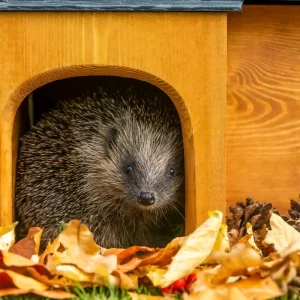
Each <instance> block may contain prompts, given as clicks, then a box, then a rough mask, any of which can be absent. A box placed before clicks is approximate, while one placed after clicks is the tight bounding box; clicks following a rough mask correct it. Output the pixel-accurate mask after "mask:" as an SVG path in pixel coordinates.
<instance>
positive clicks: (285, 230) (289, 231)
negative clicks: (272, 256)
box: [265, 213, 300, 252]
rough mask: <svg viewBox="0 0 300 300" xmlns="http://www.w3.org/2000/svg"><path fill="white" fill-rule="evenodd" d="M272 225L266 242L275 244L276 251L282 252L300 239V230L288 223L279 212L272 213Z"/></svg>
mask: <svg viewBox="0 0 300 300" xmlns="http://www.w3.org/2000/svg"><path fill="white" fill-rule="evenodd" d="M270 225H271V230H269V231H268V233H267V235H266V238H265V242H266V243H267V244H274V248H275V250H276V251H278V252H281V251H283V250H285V249H286V248H288V247H290V245H291V244H293V243H296V242H298V241H299V240H300V232H298V231H297V230H296V229H294V228H293V227H292V226H290V225H289V224H288V223H286V222H285V221H284V220H283V219H282V218H281V217H280V216H278V215H277V214H274V213H272V214H271V217H270Z"/></svg>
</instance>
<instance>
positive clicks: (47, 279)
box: [27, 267, 76, 286]
mask: <svg viewBox="0 0 300 300" xmlns="http://www.w3.org/2000/svg"><path fill="white" fill-rule="evenodd" d="M27 271H28V273H29V274H30V276H31V277H32V278H34V279H36V280H38V281H39V282H42V283H44V284H46V285H49V286H75V285H76V284H75V282H74V281H72V280H70V279H68V278H66V277H63V276H58V275H52V276H51V275H50V276H48V275H47V274H43V273H40V272H39V271H38V270H37V269H36V268H34V267H28V268H27Z"/></svg>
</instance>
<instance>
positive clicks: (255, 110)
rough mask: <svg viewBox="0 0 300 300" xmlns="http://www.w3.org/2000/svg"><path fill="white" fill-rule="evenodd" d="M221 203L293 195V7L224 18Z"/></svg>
mask: <svg viewBox="0 0 300 300" xmlns="http://www.w3.org/2000/svg"><path fill="white" fill-rule="evenodd" d="M226 155H227V204H228V206H229V205H231V204H233V203H235V202H236V201H242V200H244V199H245V198H246V197H247V196H253V197H254V199H256V200H258V201H271V202H272V203H273V204H274V205H275V206H276V207H277V208H278V209H280V210H281V211H282V212H284V213H287V209H288V207H289V200H290V198H296V199H298V195H299V193H300V185H299V183H300V6H278V7H276V6H273V7H272V6H268V7H266V6H265V7H262V6H257V7H256V6H254V7H251V6H244V9H243V14H229V16H228V100H227V129H226Z"/></svg>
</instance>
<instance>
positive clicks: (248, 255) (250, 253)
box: [211, 243, 263, 283]
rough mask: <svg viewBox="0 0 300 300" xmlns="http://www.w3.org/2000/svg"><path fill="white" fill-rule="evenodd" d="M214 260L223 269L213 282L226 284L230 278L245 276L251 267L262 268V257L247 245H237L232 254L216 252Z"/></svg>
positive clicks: (213, 255) (213, 256) (213, 254)
mask: <svg viewBox="0 0 300 300" xmlns="http://www.w3.org/2000/svg"><path fill="white" fill-rule="evenodd" d="M211 256H212V258H213V259H215V260H216V261H217V262H219V263H220V265H221V268H220V270H219V272H218V273H217V274H216V275H215V276H214V279H213V282H214V283H219V282H224V281H226V279H227V278H228V277H230V276H237V275H243V274H244V273H245V272H246V271H247V269H248V268H249V267H258V266H261V265H262V263H263V261H262V258H261V256H260V255H259V254H258V253H257V252H256V251H255V250H254V249H252V248H250V247H248V246H247V245H246V244H245V243H237V244H236V245H235V246H234V247H233V248H232V249H231V251H230V252H228V253H225V252H214V253H212V254H211Z"/></svg>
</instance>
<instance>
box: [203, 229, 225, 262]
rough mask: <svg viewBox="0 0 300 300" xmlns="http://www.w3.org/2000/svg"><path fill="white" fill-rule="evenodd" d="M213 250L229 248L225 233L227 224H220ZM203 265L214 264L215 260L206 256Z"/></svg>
mask: <svg viewBox="0 0 300 300" xmlns="http://www.w3.org/2000/svg"><path fill="white" fill-rule="evenodd" d="M213 250H214V251H223V252H228V251H229V250H230V244H229V238H228V234H227V225H225V224H221V228H220V230H219V233H218V236H217V239H216V242H215V244H214V247H213ZM203 264H204V265H210V264H215V261H214V260H213V259H212V258H211V256H208V258H207V259H206V260H205V261H204V262H203Z"/></svg>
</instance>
